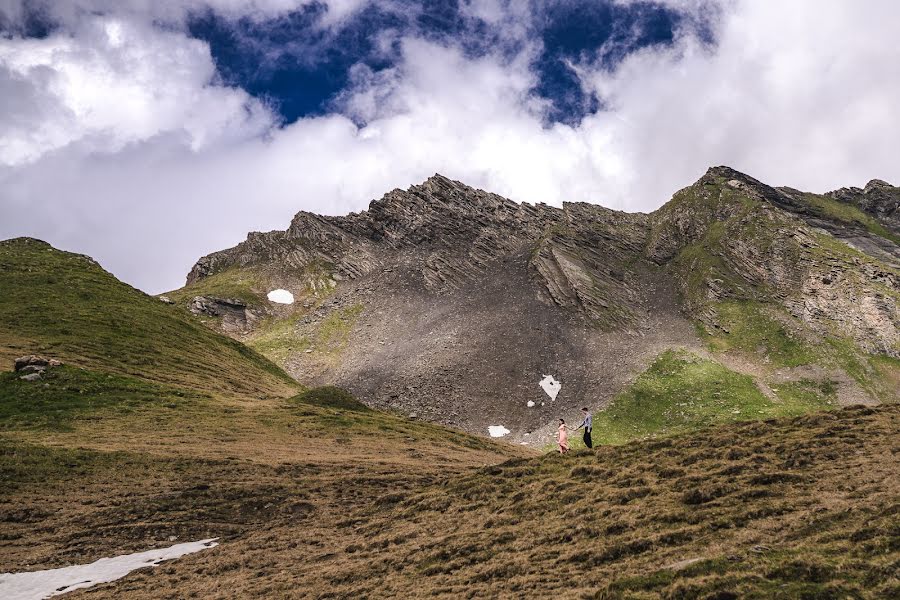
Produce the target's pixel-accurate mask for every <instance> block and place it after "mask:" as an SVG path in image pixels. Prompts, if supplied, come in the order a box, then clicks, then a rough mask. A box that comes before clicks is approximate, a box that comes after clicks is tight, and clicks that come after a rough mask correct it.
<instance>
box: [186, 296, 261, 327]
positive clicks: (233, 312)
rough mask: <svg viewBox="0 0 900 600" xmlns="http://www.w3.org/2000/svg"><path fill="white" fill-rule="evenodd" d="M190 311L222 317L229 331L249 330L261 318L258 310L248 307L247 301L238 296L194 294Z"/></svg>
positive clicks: (222, 321)
mask: <svg viewBox="0 0 900 600" xmlns="http://www.w3.org/2000/svg"><path fill="white" fill-rule="evenodd" d="M190 311H191V312H192V313H194V314H195V315H205V316H208V317H215V318H218V319H220V320H221V321H220V322H221V326H222V329H223V330H225V331H226V332H229V333H244V332H247V331H248V330H249V329H251V328H252V327H253V325H254V323H256V321H257V320H258V319H259V318H260V315H258V314H257V313H256V311H254V310H252V309H250V308H248V307H247V303H246V302H243V301H241V300H238V299H236V298H216V297H214V296H194V298H193V299H192V300H191V304H190Z"/></svg>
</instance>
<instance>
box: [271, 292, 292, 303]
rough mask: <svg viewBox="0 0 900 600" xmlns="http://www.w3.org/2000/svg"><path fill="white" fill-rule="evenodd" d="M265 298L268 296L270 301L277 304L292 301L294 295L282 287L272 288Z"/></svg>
mask: <svg viewBox="0 0 900 600" xmlns="http://www.w3.org/2000/svg"><path fill="white" fill-rule="evenodd" d="M266 298H268V299H269V301H270V302H277V303H278V304H293V303H294V295H293V294H292V293H290V292H289V291H287V290H282V289H277V290H272V291H271V292H269V294H268V295H267V296H266Z"/></svg>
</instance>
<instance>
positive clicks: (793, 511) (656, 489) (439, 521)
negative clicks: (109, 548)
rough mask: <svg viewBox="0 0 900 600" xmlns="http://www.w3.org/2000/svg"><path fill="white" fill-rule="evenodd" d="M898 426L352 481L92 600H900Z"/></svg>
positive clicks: (783, 429) (778, 427)
mask: <svg viewBox="0 0 900 600" xmlns="http://www.w3.org/2000/svg"><path fill="white" fill-rule="evenodd" d="M898 427H900V406H897V405H890V406H884V407H879V408H875V409H870V408H862V407H856V408H851V409H842V410H838V411H834V412H830V413H823V414H817V415H809V416H804V417H796V418H793V419H785V420H776V421H767V422H757V423H740V424H731V425H727V426H721V427H717V428H711V429H706V430H703V431H701V432H698V433H695V434H692V435H690V436H679V437H674V438H669V439H666V440H654V441H645V442H639V443H632V444H626V445H623V446H608V447H604V448H600V449H599V450H597V451H596V452H594V453H591V452H588V451H579V452H574V453H571V454H569V455H566V456H559V455H554V454H548V455H545V456H542V457H537V458H527V459H516V460H512V461H508V462H506V463H503V464H500V465H496V466H489V467H486V468H483V469H479V470H477V471H475V472H469V473H467V474H460V475H451V476H448V477H438V478H436V479H434V480H433V481H432V482H430V483H429V482H428V481H427V480H418V481H417V482H415V483H413V482H411V481H410V480H408V479H407V478H406V477H405V476H404V475H402V474H400V473H398V474H397V475H396V476H395V478H394V479H393V481H391V480H388V479H387V478H385V477H384V476H383V475H377V476H375V475H371V474H370V475H366V476H364V475H363V474H362V473H357V474H354V475H353V476H352V478H351V479H349V480H347V481H345V483H349V484H352V485H351V486H350V487H348V488H345V490H344V492H343V494H341V495H340V496H338V497H336V498H334V499H333V500H334V501H335V503H336V505H335V506H332V507H331V508H324V505H323V504H322V503H319V504H315V506H309V505H312V504H313V503H314V502H315V500H314V499H315V498H316V497H317V496H325V495H330V494H331V492H330V491H327V492H326V491H323V490H308V489H307V490H303V489H302V487H298V486H296V484H295V485H294V486H293V487H291V488H289V489H283V488H280V487H278V486H273V487H272V489H271V491H270V492H269V493H268V495H267V498H268V502H269V503H270V507H269V508H268V509H266V510H267V511H268V514H269V516H268V518H267V519H266V518H265V517H264V515H263V512H264V511H262V512H253V511H247V510H245V511H244V512H243V513H241V511H240V510H239V509H238V508H236V507H233V506H231V505H227V508H223V509H222V510H223V512H222V513H221V514H223V515H225V514H227V515H239V514H244V515H245V516H244V517H243V518H244V519H245V520H247V521H252V522H253V526H246V527H244V528H243V529H242V531H243V534H242V535H240V536H235V537H230V538H228V539H227V540H225V542H224V543H223V544H222V545H221V546H220V547H219V548H217V549H216V550H215V551H214V552H209V553H207V554H203V555H198V556H196V557H191V558H188V559H183V560H180V561H178V562H175V563H172V564H171V565H170V566H167V567H164V568H163V569H161V571H160V572H156V573H152V574H151V573H147V572H139V573H136V574H134V575H132V576H130V577H129V578H128V579H127V580H126V581H125V582H123V583H120V584H117V585H112V586H106V587H105V588H103V589H100V590H97V591H94V592H92V593H91V597H92V598H97V597H99V598H105V597H109V598H112V597H116V598H151V597H161V596H166V595H167V594H171V593H172V590H176V589H177V590H178V592H179V594H182V595H184V596H186V597H190V596H192V595H194V594H196V595H199V596H201V597H205V598H232V597H236V596H243V597H261V596H266V597H310V598H347V597H371V598H388V597H416V598H418V597H441V598H460V597H472V598H476V597H503V598H506V597H509V598H521V597H541V598H543V597H554V596H555V597H562V598H596V599H634V600H638V599H651V598H684V599H710V598H715V599H725V598H731V599H734V598H751V599H763V598H765V599H772V598H775V599H784V600H788V599H795V598H809V599H813V598H815V599H821V598H835V599H845V598H856V599H859V598H863V599H867V598H872V599H876V598H877V599H881V598H891V597H897V595H898V594H900V580H898V578H897V573H898V566H900V545H898V544H897V540H898V539H900V521H898V499H900V480H898V478H897V477H896V473H897V470H898V467H900V465H898V461H897V456H898V450H900V448H898V445H897V439H896V432H897V430H898ZM84 458H85V457H82V456H73V457H72V458H71V459H70V460H72V461H73V463H75V464H81V462H80V461H83V460H84ZM35 460H38V458H35ZM285 469H288V470H289V471H290V473H291V474H292V477H293V478H294V480H295V481H296V480H300V479H302V478H303V477H304V476H305V475H304V473H305V472H306V468H305V467H303V466H302V465H292V466H291V467H285ZM265 473H266V476H267V477H272V478H273V481H274V477H275V476H274V474H273V473H271V472H269V471H265ZM329 489H330V488H329ZM236 491H237V490H233V492H236ZM207 494H208V492H206V491H201V492H196V491H195V492H193V495H192V496H191V497H192V498H194V499H196V498H203V497H206V495H207ZM292 494H297V495H295V496H293V497H292ZM360 496H362V497H363V498H364V499H363V500H362V501H360V500H359V498H360ZM261 501H262V500H260V502H261ZM166 502H167V504H168V506H169V507H170V508H171V509H173V510H181V511H184V510H186V502H187V498H184V497H181V496H176V497H175V498H173V499H171V500H167V501H166ZM120 512H121V511H118V512H117V513H116V514H119V513H120ZM144 514H158V513H148V512H147V511H144ZM232 518H233V519H234V518H236V517H232ZM263 521H265V522H264V523H263ZM215 531H217V530H216V529H215V528H209V529H207V530H204V532H209V533H210V534H213V533H214V532H215ZM199 533H200V532H197V534H199Z"/></svg>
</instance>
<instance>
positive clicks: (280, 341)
mask: <svg viewBox="0 0 900 600" xmlns="http://www.w3.org/2000/svg"><path fill="white" fill-rule="evenodd" d="M304 314H305V313H303V312H301V311H300V310H295V311H294V313H293V314H291V315H290V316H288V317H285V318H283V319H276V318H274V317H272V318H268V319H266V320H265V321H264V322H262V323H260V325H259V328H258V329H257V330H256V331H255V332H254V333H253V335H252V337H250V339H248V340H247V341H246V343H247V345H248V346H250V347H251V348H253V349H254V350H256V351H257V352H259V353H260V354H262V355H263V356H265V357H266V358H268V359H269V360H271V361H274V362H275V363H277V364H283V363H284V361H285V360H287V359H288V358H289V357H290V356H291V355H292V354H296V353H298V352H303V351H304V350H307V349H309V348H310V346H311V345H312V344H310V342H309V340H308V339H307V338H306V337H304V336H301V335H297V333H296V331H295V329H296V327H297V323H298V322H299V321H300V319H301V317H303V315H304Z"/></svg>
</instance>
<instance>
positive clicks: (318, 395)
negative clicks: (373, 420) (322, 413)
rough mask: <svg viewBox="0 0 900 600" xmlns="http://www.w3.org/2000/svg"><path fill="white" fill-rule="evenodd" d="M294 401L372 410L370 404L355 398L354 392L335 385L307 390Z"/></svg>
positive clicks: (357, 410)
mask: <svg viewBox="0 0 900 600" xmlns="http://www.w3.org/2000/svg"><path fill="white" fill-rule="evenodd" d="M293 401H295V402H302V403H305V404H311V405H313V406H323V407H327V408H337V409H341V410H352V411H355V412H370V411H371V409H370V408H369V407H368V406H366V405H365V404H363V403H362V402H360V401H359V400H357V399H356V398H354V397H353V394H351V393H350V392H348V391H347V390H344V389H341V388H339V387H334V386H324V387H318V388H313V389H311V390H307V391H305V392H303V393H302V394H298V395H297V396H294V398H293Z"/></svg>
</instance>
